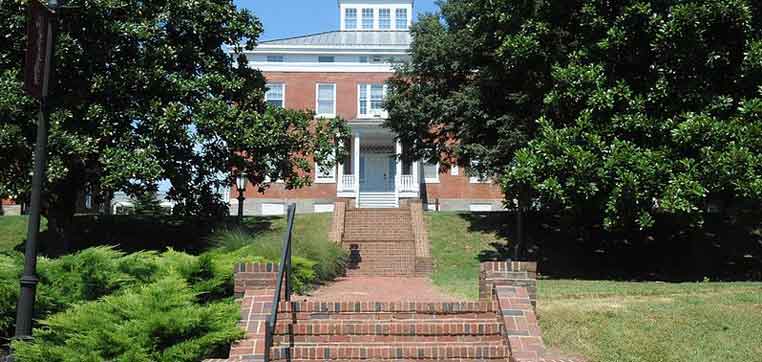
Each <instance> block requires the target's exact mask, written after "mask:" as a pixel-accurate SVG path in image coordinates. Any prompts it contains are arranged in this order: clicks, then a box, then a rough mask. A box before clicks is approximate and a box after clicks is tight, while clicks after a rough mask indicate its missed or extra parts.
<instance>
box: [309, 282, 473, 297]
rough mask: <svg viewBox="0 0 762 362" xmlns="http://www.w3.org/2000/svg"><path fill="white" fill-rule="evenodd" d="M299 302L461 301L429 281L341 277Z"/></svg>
mask: <svg viewBox="0 0 762 362" xmlns="http://www.w3.org/2000/svg"><path fill="white" fill-rule="evenodd" d="M296 299H297V300H302V299H311V300H339V301H358V302H362V301H380V302H387V301H421V302H424V301H425V302H455V301H458V299H456V298H453V297H451V296H448V295H446V294H444V293H443V292H442V291H440V290H439V289H437V288H436V287H435V286H434V285H433V284H432V282H431V280H430V279H429V278H413V277H364V276H353V277H350V278H340V279H338V280H336V281H335V282H333V283H330V284H327V285H324V286H322V287H320V288H318V289H317V290H315V291H313V292H312V293H311V294H309V295H306V296H297V297H296Z"/></svg>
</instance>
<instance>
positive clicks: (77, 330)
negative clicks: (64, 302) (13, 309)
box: [13, 276, 243, 362]
mask: <svg viewBox="0 0 762 362" xmlns="http://www.w3.org/2000/svg"><path fill="white" fill-rule="evenodd" d="M195 300H196V295H195V292H194V291H193V289H191V288H190V287H189V286H188V285H187V283H186V282H185V281H184V280H183V278H180V277H178V276H167V277H164V278H162V279H160V280H158V281H157V282H155V283H152V284H149V285H145V286H142V287H138V288H135V289H132V290H129V291H126V292H124V293H119V294H116V295H110V296H107V297H105V298H103V299H102V300H100V301H97V302H89V303H84V304H79V305H75V306H73V307H72V308H70V309H69V310H67V311H65V312H63V313H59V314H56V315H54V316H52V317H50V318H48V319H46V320H44V321H43V322H42V323H43V326H44V327H42V328H39V329H37V330H35V340H34V341H33V342H27V343H25V342H14V343H13V349H14V352H15V354H16V356H17V358H18V359H19V360H20V361H27V362H33V361H40V362H42V361H45V362H56V361H60V362H69V361H71V362H74V361H93V362H95V361H103V362H105V361H125V362H126V361H130V362H135V361H145V362H154V361H166V362H181V361H188V362H191V361H193V362H196V361H199V360H200V359H202V358H204V357H206V356H208V355H209V351H214V350H219V349H223V348H225V347H226V346H227V345H229V344H230V343H231V342H233V341H235V340H236V339H238V338H240V337H242V336H243V331H241V330H240V329H239V328H237V318H238V306H237V304H235V303H233V302H232V301H229V300H228V301H223V302H216V303H211V304H207V305H198V304H197V303H195Z"/></svg>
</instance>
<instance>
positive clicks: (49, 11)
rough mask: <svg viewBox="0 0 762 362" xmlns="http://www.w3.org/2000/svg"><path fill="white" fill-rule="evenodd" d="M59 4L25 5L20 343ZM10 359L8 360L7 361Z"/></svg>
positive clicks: (32, 289)
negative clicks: (26, 127)
mask: <svg viewBox="0 0 762 362" xmlns="http://www.w3.org/2000/svg"><path fill="white" fill-rule="evenodd" d="M60 5H61V4H60V3H59V1H56V0H49V1H48V2H47V4H41V3H39V2H38V1H36V0H35V1H32V2H31V3H30V5H29V18H28V20H27V21H28V24H27V50H26V51H27V54H26V64H25V70H24V73H25V74H24V89H25V90H26V91H27V93H29V95H31V96H33V97H35V98H37V99H38V100H39V103H40V109H39V115H38V119H37V141H36V144H35V147H34V174H33V175H32V192H31V195H30V200H29V204H30V210H29V225H28V227H27V238H26V243H25V245H24V271H23V274H22V275H21V280H20V284H21V292H20V293H19V299H18V305H17V306H16V334H15V338H16V339H20V340H25V339H31V338H32V317H33V315H34V300H35V297H36V292H37V283H38V281H39V280H38V278H37V240H38V237H39V232H40V209H41V203H42V187H43V180H44V179H45V167H46V161H47V150H46V148H47V144H48V131H47V127H48V114H49V111H50V109H49V108H48V96H49V93H50V89H51V88H52V85H51V84H50V83H51V73H52V72H53V66H52V63H53V49H54V45H55V44H54V43H55V36H56V24H57V18H56V15H57V14H56V13H57V11H58V9H59V8H60ZM12 359H13V357H12V356H9V358H8V360H12Z"/></svg>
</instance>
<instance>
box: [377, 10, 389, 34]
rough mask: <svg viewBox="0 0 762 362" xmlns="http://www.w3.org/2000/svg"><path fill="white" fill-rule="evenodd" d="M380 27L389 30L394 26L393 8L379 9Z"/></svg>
mask: <svg viewBox="0 0 762 362" xmlns="http://www.w3.org/2000/svg"><path fill="white" fill-rule="evenodd" d="M378 28H379V29H381V30H389V29H391V28H392V10H391V9H379V10H378Z"/></svg>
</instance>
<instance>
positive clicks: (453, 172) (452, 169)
mask: <svg viewBox="0 0 762 362" xmlns="http://www.w3.org/2000/svg"><path fill="white" fill-rule="evenodd" d="M459 173H460V168H459V167H458V165H452V166H450V176H458V174H459Z"/></svg>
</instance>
